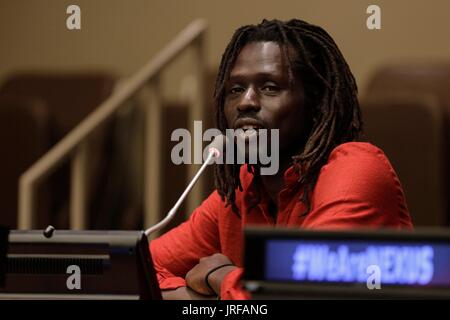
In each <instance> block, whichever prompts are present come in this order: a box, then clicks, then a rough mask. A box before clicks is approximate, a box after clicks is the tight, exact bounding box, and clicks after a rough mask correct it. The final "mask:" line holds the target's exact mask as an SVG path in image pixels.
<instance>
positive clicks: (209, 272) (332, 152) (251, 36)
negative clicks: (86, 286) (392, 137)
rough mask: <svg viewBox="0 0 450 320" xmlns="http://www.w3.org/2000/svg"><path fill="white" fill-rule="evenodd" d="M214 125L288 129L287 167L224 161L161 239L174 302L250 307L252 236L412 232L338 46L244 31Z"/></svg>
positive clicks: (265, 27) (160, 260)
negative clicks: (246, 236)
mask: <svg viewBox="0 0 450 320" xmlns="http://www.w3.org/2000/svg"><path fill="white" fill-rule="evenodd" d="M214 101H215V121H216V127H217V128H218V129H219V130H221V131H222V132H224V133H225V131H226V130H227V129H242V128H249V127H252V128H255V129H256V128H257V129H267V130H269V131H270V130H273V129H278V130H279V131H278V132H279V170H278V172H277V173H276V174H274V175H262V174H261V170H260V169H261V166H260V165H259V164H243V165H240V164H216V165H215V168H214V170H215V183H216V190H215V191H214V192H213V193H212V194H211V195H210V196H209V197H208V198H207V199H206V200H205V201H204V202H203V203H202V204H201V205H200V206H199V207H198V208H197V209H196V210H195V211H194V212H193V214H192V215H191V216H190V218H189V220H188V221H186V222H185V223H183V224H181V225H180V226H178V227H176V228H174V229H173V230H171V231H169V232H168V233H166V234H165V235H163V236H161V237H160V238H158V239H156V240H154V241H152V242H151V245H150V249H151V251H152V257H153V260H154V264H155V268H156V270H157V275H158V281H159V284H160V287H161V289H162V290H163V297H164V299H208V298H216V297H217V296H218V297H220V298H222V299H246V298H249V295H248V293H247V292H245V291H244V290H243V289H242V288H241V286H240V278H241V275H242V272H243V266H242V260H243V257H242V254H243V252H242V249H243V232H242V230H243V228H244V226H247V225H255V224H256V225H267V226H283V227H285V226H289V227H294V226H295V227H298V228H309V229H319V228H320V229H352V228H368V227H369V228H381V227H389V228H396V229H401V228H411V227H412V222H411V218H410V215H409V212H408V209H407V206H406V201H405V197H404V193H403V190H402V187H401V184H400V182H399V180H398V178H397V176H396V174H395V172H394V170H393V168H392V166H391V165H390V163H389V161H388V159H387V158H386V156H385V155H384V153H383V152H382V151H381V150H380V149H378V148H377V147H375V146H373V145H371V144H369V143H364V142H357V141H358V138H359V135H360V133H361V130H362V128H361V116H360V109H359V104H358V100H357V87H356V83H355V80H354V77H353V75H352V73H351V71H350V69H349V67H348V65H347V63H346V62H345V59H344V57H343V56H342V54H341V52H340V51H339V49H338V47H337V45H336V44H335V42H334V41H333V39H332V38H331V37H330V36H329V35H328V33H326V31H324V30H323V29H322V28H320V27H318V26H314V25H311V24H308V23H306V22H304V21H301V20H297V19H293V20H290V21H287V22H282V21H278V20H272V21H267V20H263V21H262V22H261V23H260V24H258V25H248V26H243V27H241V28H239V29H238V30H236V32H235V33H234V35H233V38H232V39H231V41H230V43H229V44H228V46H227V48H226V50H225V52H224V54H223V57H222V61H221V65H220V69H219V72H218V75H217V80H216V86H215V93H214Z"/></svg>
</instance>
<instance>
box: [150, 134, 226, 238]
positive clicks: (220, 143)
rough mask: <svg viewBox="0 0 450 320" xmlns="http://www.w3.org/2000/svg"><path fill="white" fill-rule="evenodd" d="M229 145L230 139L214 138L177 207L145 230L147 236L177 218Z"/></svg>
mask: <svg viewBox="0 0 450 320" xmlns="http://www.w3.org/2000/svg"><path fill="white" fill-rule="evenodd" d="M227 143H228V138H227V137H226V136H224V135H223V134H219V135H217V136H215V137H214V140H213V141H212V142H211V143H210V144H209V145H208V146H207V147H206V150H207V151H208V156H207V157H206V160H205V162H204V163H203V164H202V166H201V167H200V169H199V170H198V172H197V174H196V175H195V176H194V178H193V179H192V181H191V182H190V183H189V185H188V186H187V187H186V189H185V190H184V192H183V193H182V194H181V196H180V198H179V199H178V201H177V202H176V203H175V205H174V206H173V207H172V209H170V211H169V213H167V215H166V217H165V218H164V219H163V220H161V221H160V222H158V223H157V224H155V225H154V226H152V227H150V228H148V229H147V230H145V235H146V236H147V237H148V236H149V235H150V234H151V233H152V232H155V231H158V230H160V229H162V228H164V227H165V226H166V225H167V224H168V223H169V222H170V221H171V220H172V219H173V217H174V216H175V213H176V212H177V210H178V208H179V207H180V205H181V203H182V202H183V201H184V199H185V198H186V196H187V195H188V193H189V192H190V191H191V189H192V188H193V187H194V185H195V183H196V182H197V180H198V179H199V178H200V176H201V175H202V173H203V171H204V170H205V168H206V166H207V165H209V164H211V163H212V161H213V160H214V159H215V158H219V157H220V156H222V154H223V152H222V150H223V149H224V147H225V145H226V144H227Z"/></svg>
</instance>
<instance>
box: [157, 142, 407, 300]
mask: <svg viewBox="0 0 450 320" xmlns="http://www.w3.org/2000/svg"><path fill="white" fill-rule="evenodd" d="M240 178H241V183H242V186H243V191H242V192H240V191H239V190H237V192H236V205H237V206H238V208H239V210H240V213H241V217H242V218H241V219H240V218H239V217H237V215H236V214H234V213H233V212H232V211H231V207H230V206H228V207H226V208H225V203H224V202H223V201H222V200H221V199H220V196H219V195H218V193H217V191H214V192H213V193H212V194H211V195H210V196H209V197H208V198H207V199H206V200H205V201H204V202H203V203H202V204H201V205H200V206H199V207H198V208H197V209H196V210H195V211H194V212H193V213H192V215H191V216H190V218H189V220H188V221H186V222H184V223H182V224H181V225H180V226H178V227H176V228H174V229H172V230H171V231H169V232H167V233H166V234H164V235H163V236H161V237H160V238H158V239H156V240H154V241H152V242H151V243H150V249H151V253H152V257H153V262H154V265H155V268H156V271H157V277H158V281H159V285H160V288H161V289H162V290H164V289H175V288H178V287H181V286H185V285H186V282H185V280H184V276H185V275H186V273H187V272H188V271H189V270H190V269H191V268H192V267H194V266H195V265H196V264H197V263H198V261H199V259H200V258H202V257H205V256H210V255H212V254H214V253H222V254H224V255H225V256H227V257H228V258H230V259H231V261H232V262H233V263H234V264H235V265H236V266H238V267H239V268H238V269H236V270H234V271H232V272H230V273H229V274H228V275H227V276H226V277H225V279H224V281H223V282H222V286H221V298H222V299H244V298H248V297H249V296H248V294H247V293H246V292H245V291H243V290H242V289H241V288H240V285H239V280H240V277H241V275H242V271H243V269H242V261H243V256H242V250H243V232H242V230H243V226H244V225H249V224H259V225H272V226H291V227H292V226H297V227H301V228H309V229H318V228H327V229H351V228H363V227H390V228H397V229H401V228H412V222H411V218H410V215H409V213H408V209H407V206H406V201H405V196H404V194H403V190H402V187H401V184H400V181H399V180H398V178H397V175H396V174H395V172H394V169H393V168H392V166H391V164H390V163H389V161H388V159H387V158H386V156H385V155H384V153H383V151H381V150H380V149H378V148H377V147H375V146H373V145H371V144H369V143H362V142H350V143H344V144H342V145H340V146H338V147H336V148H335V149H334V150H333V151H332V152H331V154H330V156H329V159H328V162H327V163H326V164H325V165H324V166H323V167H322V168H321V170H320V173H319V177H318V180H317V183H316V185H315V187H314V189H313V191H312V194H311V210H310V212H309V213H308V214H307V215H306V216H305V215H302V213H303V212H304V210H305V206H304V204H303V203H302V202H301V201H299V199H300V195H301V192H302V190H301V188H300V187H299V185H298V182H297V181H298V174H297V173H296V172H295V170H294V169H293V167H290V168H289V169H288V170H286V172H285V173H284V181H285V186H284V188H283V190H281V191H280V193H279V194H278V214H277V216H276V221H275V220H274V218H272V216H271V215H270V214H269V210H268V203H269V199H268V196H267V195H266V194H264V193H262V200H261V202H260V204H259V205H257V206H256V207H253V208H252V209H251V210H250V209H249V207H250V203H251V200H252V199H254V198H253V197H254V192H255V190H254V189H253V186H252V185H251V182H252V179H253V175H252V174H251V173H248V172H247V170H246V167H245V166H242V167H241V172H240Z"/></svg>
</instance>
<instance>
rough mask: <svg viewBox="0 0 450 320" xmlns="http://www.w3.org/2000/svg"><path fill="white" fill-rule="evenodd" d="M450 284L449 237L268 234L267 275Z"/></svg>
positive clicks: (306, 280)
mask: <svg viewBox="0 0 450 320" xmlns="http://www.w3.org/2000/svg"><path fill="white" fill-rule="evenodd" d="M374 274H376V275H377V276H379V279H380V280H381V282H380V283H381V285H389V286H414V287H450V243H449V244H446V243H444V244H442V243H439V244H438V243H427V242H406V241H405V242H401V241H395V242H394V241H378V240H377V241H367V240H351V241H350V240H311V239H309V240H297V239H296V240H267V242H266V246H265V268H264V278H265V280H268V281H288V282H304V283H330V284H331V283H342V284H345V283H347V284H352V283H361V284H363V283H364V284H366V283H367V281H368V279H369V277H371V276H373V275H374Z"/></svg>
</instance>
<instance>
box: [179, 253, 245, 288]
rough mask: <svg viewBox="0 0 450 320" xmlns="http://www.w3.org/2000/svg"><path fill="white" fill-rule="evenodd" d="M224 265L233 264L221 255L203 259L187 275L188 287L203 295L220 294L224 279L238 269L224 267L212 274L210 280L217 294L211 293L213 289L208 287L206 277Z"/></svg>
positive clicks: (217, 254)
mask: <svg viewBox="0 0 450 320" xmlns="http://www.w3.org/2000/svg"><path fill="white" fill-rule="evenodd" d="M224 264H232V262H231V260H230V259H228V257H227V256H225V255H223V254H220V253H216V254H213V255H212V256H209V257H204V258H201V259H200V261H199V263H198V264H197V265H196V266H195V267H193V268H192V269H191V270H190V271H189V272H188V273H187V274H186V279H185V280H186V283H187V285H188V287H190V288H191V289H192V290H194V291H196V292H197V293H200V294H203V295H216V294H220V286H221V284H222V281H223V278H225V276H226V275H227V274H228V273H229V272H231V271H233V270H234V269H236V268H237V267H235V266H227V267H223V268H220V269H218V270H216V271H214V272H213V273H211V274H210V276H209V277H208V280H209V283H210V284H211V286H212V287H213V289H214V290H215V292H213V291H211V289H210V288H209V287H208V285H207V284H206V281H205V277H206V275H207V274H208V272H209V271H210V270H212V269H214V268H216V267H218V266H221V265H224Z"/></svg>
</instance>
